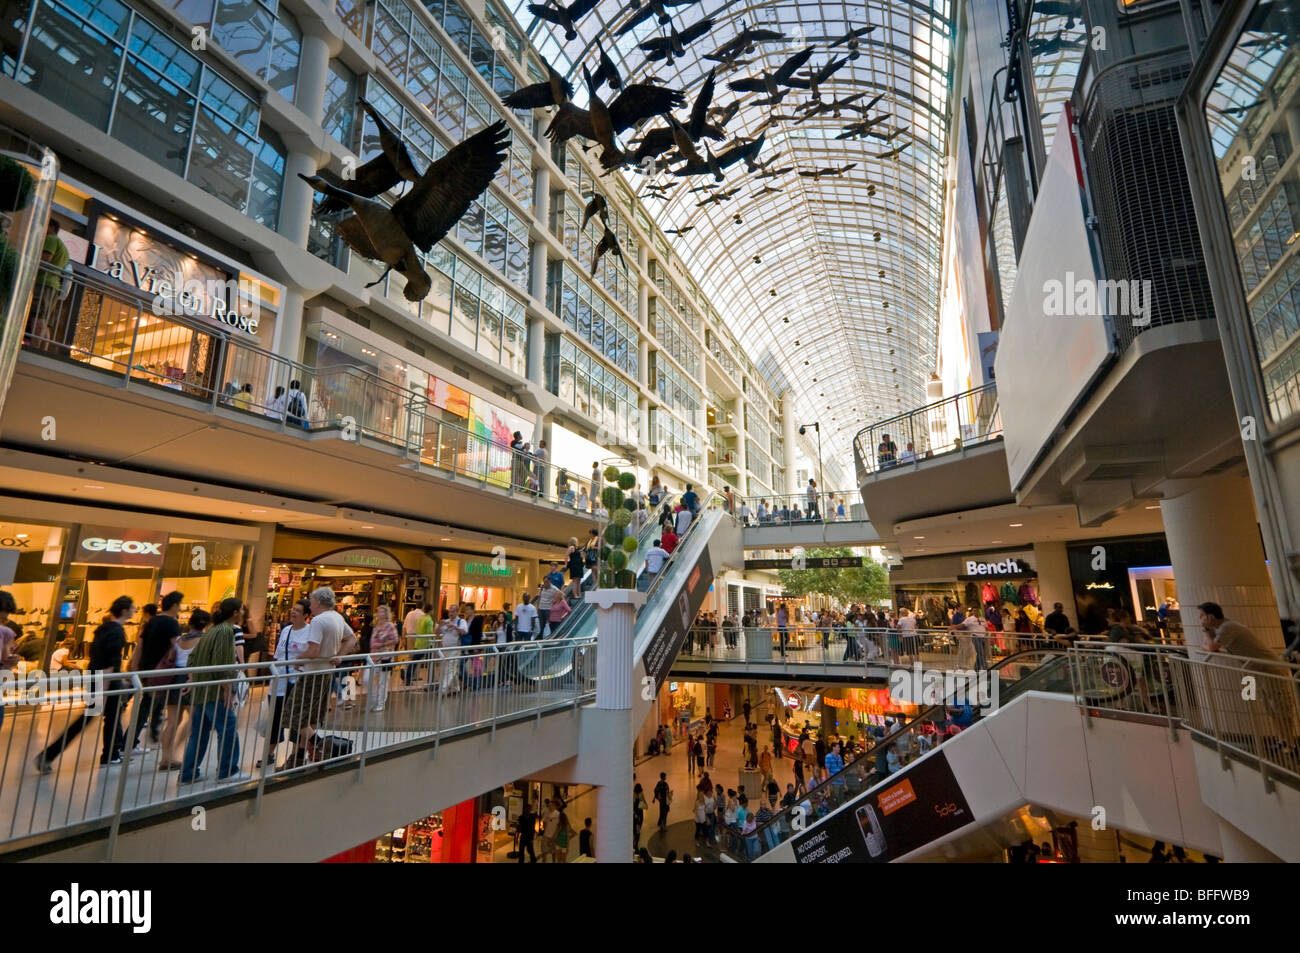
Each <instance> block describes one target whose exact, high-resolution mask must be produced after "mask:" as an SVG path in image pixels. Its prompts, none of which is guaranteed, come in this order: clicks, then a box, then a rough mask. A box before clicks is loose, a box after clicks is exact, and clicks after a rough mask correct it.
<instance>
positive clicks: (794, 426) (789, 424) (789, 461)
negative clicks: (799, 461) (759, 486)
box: [772, 394, 798, 494]
mask: <svg viewBox="0 0 1300 953" xmlns="http://www.w3.org/2000/svg"><path fill="white" fill-rule="evenodd" d="M797 430H798V422H797V421H796V420H795V419H794V398H793V396H792V395H790V394H786V395H785V397H783V398H782V399H781V444H782V446H781V451H782V456H784V457H785V460H784V461H782V463H783V465H784V467H785V487H784V489H783V488H782V487H779V486H774V487H772V492H773V493H778V494H780V493H796V492H798V488H797V487H796V486H795V452H794V441H795V433H796V431H797Z"/></svg>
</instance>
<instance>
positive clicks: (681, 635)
mask: <svg viewBox="0 0 1300 953" xmlns="http://www.w3.org/2000/svg"><path fill="white" fill-rule="evenodd" d="M711 585H713V561H712V560H711V559H710V558H709V550H708V547H707V546H706V547H705V548H704V552H702V553H700V558H699V560H698V561H697V562H696V563H695V567H694V568H693V569H692V570H691V574H690V575H689V576H687V577H686V584H685V585H684V586H683V587H682V589H681V591H680V592H679V593H678V594H677V598H676V601H675V602H674V604H673V605H671V606H669V608H668V615H667V617H665V619H664V621H663V623H662V624H661V625H660V626H659V631H658V632H656V633H655V635H654V638H653V639H652V640H651V642H650V644H649V645H648V646H647V647H646V650H645V656H644V659H645V673H646V674H647V675H649V676H650V677H651V678H653V679H654V680H655V690H656V691H657V690H658V688H659V686H660V685H662V684H663V682H664V679H665V678H667V677H668V671H669V669H671V668H672V667H673V660H674V659H676V658H677V653H678V652H680V651H681V648H682V643H684V642H685V641H686V633H687V631H688V630H689V629H690V627H691V623H692V622H693V621H695V617H696V616H697V615H699V613H700V607H701V606H703V605H704V597H705V596H706V595H708V592H709V587H710V586H711Z"/></svg>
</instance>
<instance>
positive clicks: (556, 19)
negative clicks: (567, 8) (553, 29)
mask: <svg viewBox="0 0 1300 953" xmlns="http://www.w3.org/2000/svg"><path fill="white" fill-rule="evenodd" d="M528 12H529V13H531V14H532V15H533V16H535V17H540V18H541V19H543V20H549V21H550V22H551V23H554V24H555V25H556V26H564V25H565V13H564V11H563V10H557V9H555V7H553V6H551V5H550V4H546V3H530V4H528Z"/></svg>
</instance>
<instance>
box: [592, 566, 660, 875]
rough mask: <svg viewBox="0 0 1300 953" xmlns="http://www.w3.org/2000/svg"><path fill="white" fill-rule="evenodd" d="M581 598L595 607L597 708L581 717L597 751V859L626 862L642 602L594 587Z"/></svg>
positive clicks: (631, 593) (638, 596)
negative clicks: (636, 644)
mask: <svg viewBox="0 0 1300 953" xmlns="http://www.w3.org/2000/svg"><path fill="white" fill-rule="evenodd" d="M586 600H587V602H590V603H592V604H594V606H595V609H596V704H595V706H594V707H593V709H591V710H589V711H588V712H587V715H585V716H584V718H586V717H590V718H591V722H592V731H591V734H590V736H589V737H590V740H591V743H592V748H593V749H596V753H595V756H594V757H593V758H592V762H593V763H594V764H596V765H598V766H599V768H598V771H597V774H598V775H599V776H598V777H592V778H589V779H588V780H590V781H591V782H592V783H593V784H597V785H599V787H598V789H597V791H596V813H597V816H598V817H599V818H600V834H599V836H597V838H596V861H597V863H602V864H628V863H631V862H632V768H633V765H632V744H633V734H634V732H635V730H636V726H635V725H633V724H632V699H633V698H634V697H635V696H634V695H633V692H634V691H636V690H637V689H638V688H639V686H637V685H635V684H634V683H633V678H634V673H635V671H636V656H635V651H634V648H633V644H632V641H633V635H634V633H635V630H636V609H637V607H638V606H640V605H642V604H643V603H644V602H645V593H642V592H637V591H635V590H628V589H598V590H596V591H595V592H588V593H587V595H586ZM586 737H587V736H584V744H586V743H587V742H586V740H585V738H586ZM589 750H590V749H589Z"/></svg>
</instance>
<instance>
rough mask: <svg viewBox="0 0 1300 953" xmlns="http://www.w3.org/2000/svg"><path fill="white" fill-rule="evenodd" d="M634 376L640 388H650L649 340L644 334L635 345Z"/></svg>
mask: <svg viewBox="0 0 1300 953" xmlns="http://www.w3.org/2000/svg"><path fill="white" fill-rule="evenodd" d="M636 376H637V381H638V382H639V383H640V384H641V386H642V387H645V388H649V389H652V390H653V388H650V339H649V338H648V337H646V336H645V335H644V334H643V335H641V340H640V341H639V342H638V343H637V351H636Z"/></svg>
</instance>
